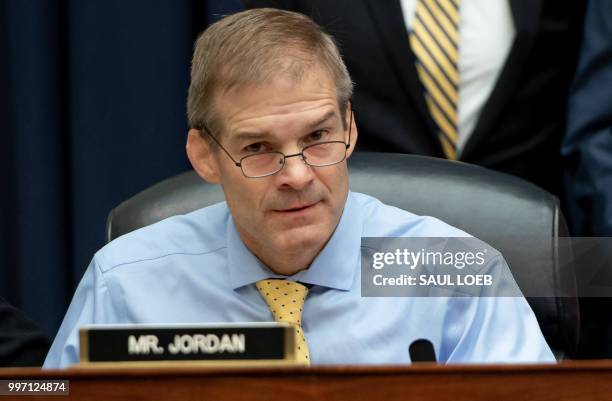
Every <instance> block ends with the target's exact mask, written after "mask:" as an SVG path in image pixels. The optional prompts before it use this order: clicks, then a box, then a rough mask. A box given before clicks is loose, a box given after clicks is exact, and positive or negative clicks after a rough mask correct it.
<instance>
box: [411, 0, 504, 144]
mask: <svg viewBox="0 0 612 401" xmlns="http://www.w3.org/2000/svg"><path fill="white" fill-rule="evenodd" d="M400 2H401V6H402V12H403V14H404V22H405V23H406V28H407V30H408V31H409V30H410V29H411V28H410V27H411V26H412V20H413V18H414V12H415V9H416V3H417V0H400ZM460 14H461V19H460V23H459V34H460V42H459V75H460V81H459V110H458V112H459V127H458V128H459V138H458V141H457V155H460V154H461V151H462V149H463V148H464V146H465V144H466V143H467V140H468V138H469V137H470V135H471V134H472V132H473V131H474V128H475V127H476V123H477V122H478V119H479V118H480V113H481V112H482V109H483V107H484V105H485V103H486V102H487V100H488V99H489V96H490V95H491V92H493V88H495V85H496V83H497V79H498V78H499V75H500V74H501V71H502V69H503V67H504V64H505V62H506V59H507V58H508V54H509V53H510V48H511V47H512V44H513V42H514V38H515V36H516V29H515V27H514V20H513V18H512V10H511V9H510V4H509V2H508V0H462V1H461V5H460ZM406 44H407V45H409V44H408V41H406Z"/></svg>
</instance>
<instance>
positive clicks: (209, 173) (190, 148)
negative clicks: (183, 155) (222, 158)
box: [186, 128, 219, 184]
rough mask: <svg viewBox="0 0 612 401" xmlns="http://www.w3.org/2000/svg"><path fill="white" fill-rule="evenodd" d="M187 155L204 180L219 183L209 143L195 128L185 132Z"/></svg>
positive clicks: (217, 170)
mask: <svg viewBox="0 0 612 401" xmlns="http://www.w3.org/2000/svg"><path fill="white" fill-rule="evenodd" d="M186 150H187V157H188V158H189V161H190V162H191V165H192V166H193V169H194V170H195V171H196V173H198V175H199V176H200V177H202V178H203V179H204V180H206V181H208V182H210V183H211V184H218V183H219V166H218V165H217V161H216V160H215V157H214V154H213V150H212V149H211V144H210V143H209V142H208V141H207V140H206V139H204V138H203V137H202V134H200V131H198V130H197V129H194V128H192V129H190V130H189V132H188V133H187V146H186Z"/></svg>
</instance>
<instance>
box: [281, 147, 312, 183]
mask: <svg viewBox="0 0 612 401" xmlns="http://www.w3.org/2000/svg"><path fill="white" fill-rule="evenodd" d="M276 176H277V183H278V185H279V186H288V187H291V188H293V189H298V190H299V189H302V188H304V187H305V186H307V185H308V184H309V183H310V182H311V181H312V180H313V178H314V174H313V171H312V167H311V166H309V165H308V164H306V162H304V159H303V158H302V156H301V155H300V156H297V155H296V156H292V157H288V158H286V159H285V165H284V167H283V169H282V170H281V171H279V172H278V173H277V174H276Z"/></svg>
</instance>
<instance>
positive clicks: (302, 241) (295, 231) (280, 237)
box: [274, 226, 331, 252]
mask: <svg viewBox="0 0 612 401" xmlns="http://www.w3.org/2000/svg"><path fill="white" fill-rule="evenodd" d="M330 236H331V232H327V233H326V231H325V230H322V229H321V227H315V226H300V227H291V228H289V229H286V230H282V231H281V232H279V233H278V234H277V235H275V238H274V242H275V243H276V244H277V245H278V248H280V249H285V250H286V251H287V252H295V251H296V250H299V249H312V248H317V247H323V245H324V244H325V243H326V242H327V240H328V239H329V237H330Z"/></svg>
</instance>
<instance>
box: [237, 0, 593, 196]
mask: <svg viewBox="0 0 612 401" xmlns="http://www.w3.org/2000/svg"><path fill="white" fill-rule="evenodd" d="M509 1H510V5H511V9H512V14H513V17H514V22H515V26H516V31H517V35H516V40H515V42H514V45H513V47H512V49H511V51H510V55H509V57H508V60H507V62H506V65H505V67H504V69H503V71H502V73H501V75H500V78H499V80H498V82H497V85H496V87H495V89H494V91H493V93H492V94H491V96H490V98H489V99H488V101H487V103H486V104H485V106H484V108H483V111H482V114H481V117H480V120H479V121H478V123H477V125H476V128H475V130H474V132H473V133H472V135H471V137H470V139H469V140H468V142H467V144H466V146H465V148H464V151H463V155H462V156H461V160H463V161H466V162H469V163H474V164H479V165H483V166H486V167H489V168H492V169H495V170H499V171H503V172H507V173H510V174H514V175H517V176H520V177H524V178H526V179H528V180H530V181H532V182H534V183H536V184H539V185H540V186H542V187H544V188H546V189H548V190H550V191H552V192H554V193H557V194H558V193H559V189H560V182H561V172H560V171H561V167H560V157H559V148H560V142H561V138H562V137H563V133H564V130H565V110H566V98H567V92H568V87H569V84H570V81H571V79H572V77H573V74H574V70H575V64H576V59H577V51H578V46H579V42H580V33H581V26H582V20H583V8H584V3H585V2H584V1H582V0H509ZM245 3H246V5H247V7H249V8H252V7H263V6H269V7H277V8H285V9H291V10H294V11H299V12H302V13H304V14H306V15H308V16H310V17H312V18H313V19H314V20H315V21H317V22H318V23H319V24H321V25H322V26H323V27H325V28H326V30H327V31H328V32H329V33H330V34H332V35H333V36H334V37H335V38H336V40H337V41H338V43H339V45H340V47H341V51H342V54H343V57H344V60H345V62H346V64H347V67H348V69H349V71H350V74H351V77H352V78H353V80H354V81H355V83H356V87H355V95H354V97H353V104H354V108H355V112H356V120H357V126H358V128H359V141H358V144H357V147H358V149H361V150H367V151H383V152H401V153H416V154H423V155H431V156H440V157H443V153H442V149H441V147H440V144H439V142H438V139H437V136H436V128H435V125H434V123H433V121H432V119H431V117H430V116H429V113H428V111H427V108H426V105H425V101H424V98H423V91H422V86H421V84H420V81H419V79H418V77H417V73H416V68H415V63H414V56H413V54H412V52H411V50H410V47H409V44H408V34H407V32H406V28H405V24H404V20H403V16H402V12H401V8H400V4H399V0H294V1H292V0H247V1H245Z"/></svg>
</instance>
